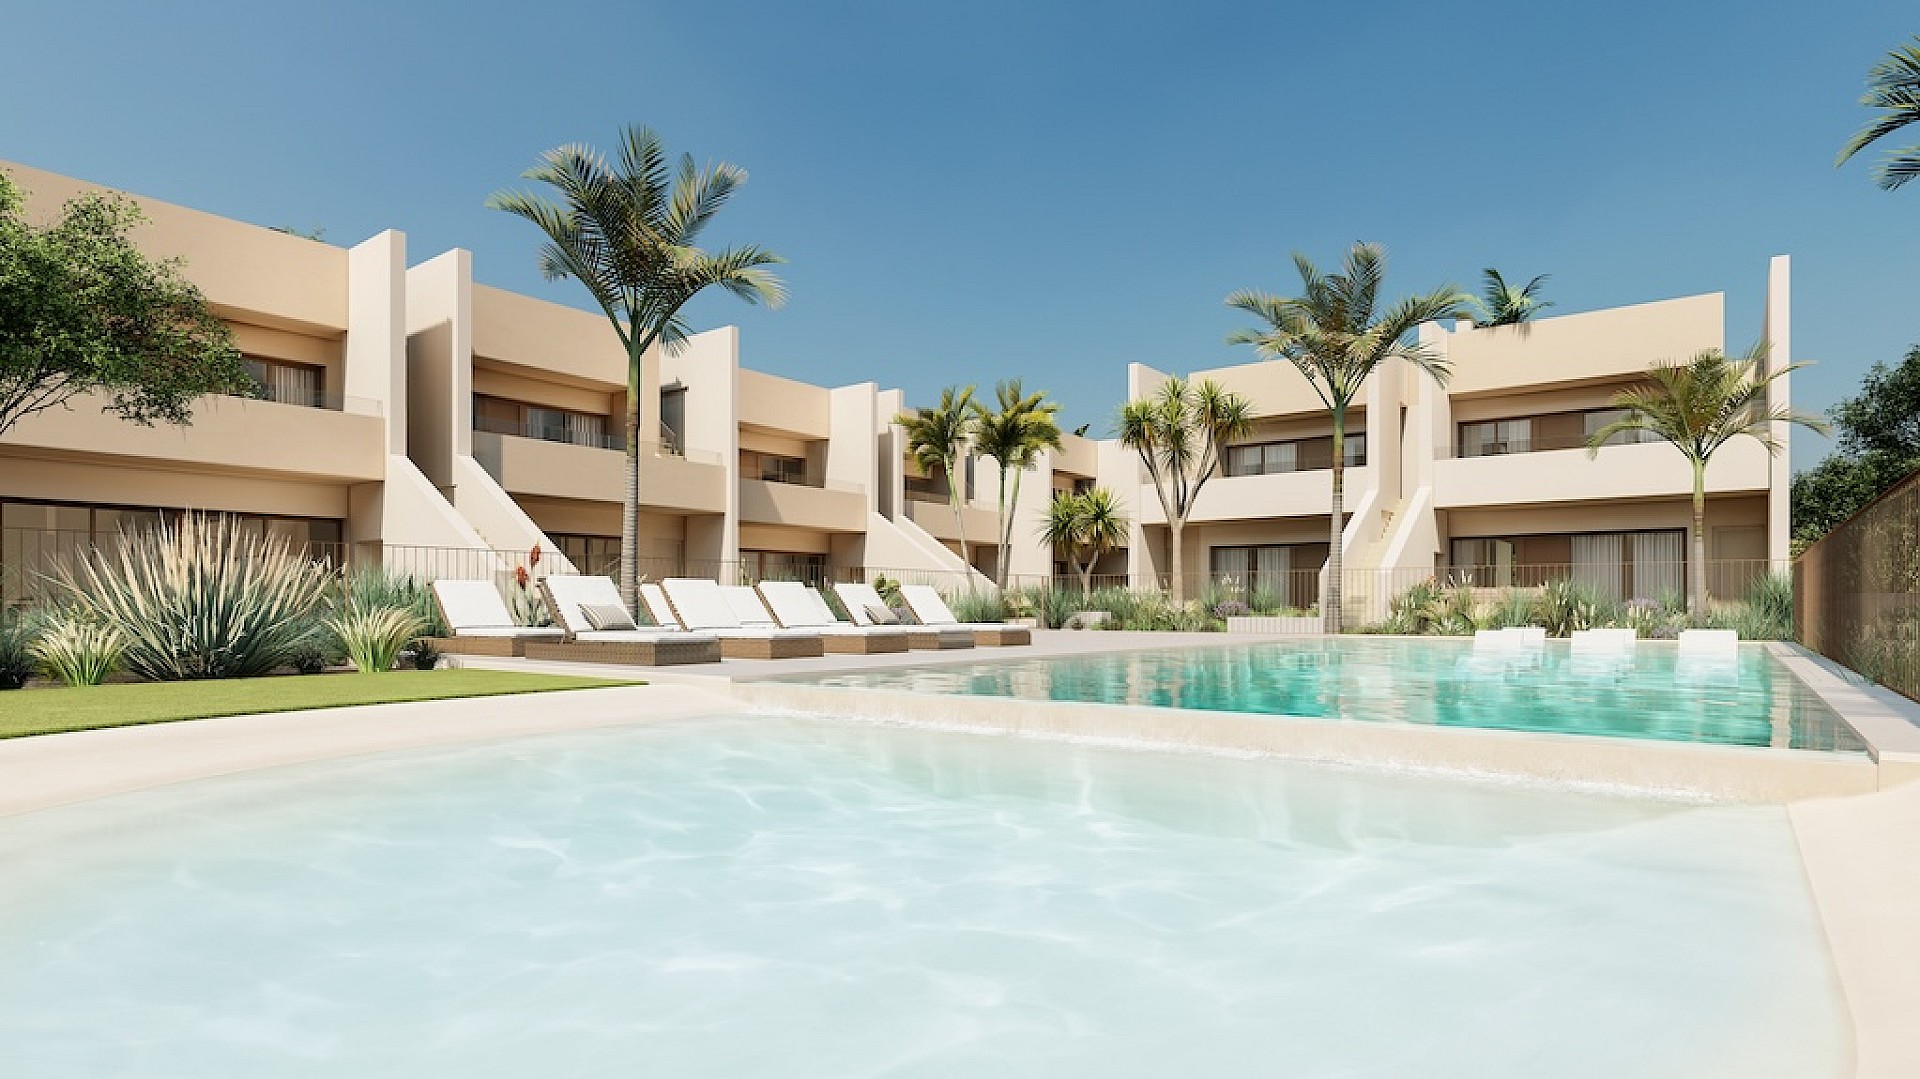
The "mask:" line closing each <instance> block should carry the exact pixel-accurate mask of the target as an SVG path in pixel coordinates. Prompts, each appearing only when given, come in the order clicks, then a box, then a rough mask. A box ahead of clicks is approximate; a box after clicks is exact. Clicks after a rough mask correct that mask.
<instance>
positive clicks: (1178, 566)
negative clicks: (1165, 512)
mask: <svg viewBox="0 0 1920 1079" xmlns="http://www.w3.org/2000/svg"><path fill="white" fill-rule="evenodd" d="M1167 527H1168V531H1170V532H1171V533H1172V534H1173V535H1172V540H1173V542H1172V543H1170V544H1168V546H1169V547H1171V548H1172V550H1171V552H1170V555H1171V557H1172V560H1173V582H1172V583H1173V601H1174V602H1175V603H1185V602H1187V570H1186V563H1185V561H1184V560H1183V559H1182V557H1181V556H1182V551H1181V540H1182V539H1183V538H1184V537H1185V533H1186V531H1187V522H1186V520H1185V519H1184V518H1183V519H1181V520H1177V521H1169V522H1167Z"/></svg>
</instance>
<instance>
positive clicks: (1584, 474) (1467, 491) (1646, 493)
mask: <svg viewBox="0 0 1920 1079" xmlns="http://www.w3.org/2000/svg"><path fill="white" fill-rule="evenodd" d="M1771 474H1772V470H1771V461H1770V459H1769V458H1768V456H1767V451H1766V448H1765V447H1763V446H1761V445H1760V444H1759V443H1757V442H1754V441H1753V440H1751V439H1741V440H1739V441H1737V442H1732V443H1729V444H1728V445H1727V446H1726V447H1725V448H1723V449H1722V450H1721V451H1720V452H1719V453H1717V454H1715V455H1714V458H1713V463H1712V464H1710V465H1709V466H1708V467H1707V491H1708V493H1710V494H1723V493H1728V492H1735V491H1765V490H1767V488H1768V485H1769V484H1770V482H1771ZM1209 494H1211V491H1209ZM1692 494H1693V470H1692V469H1690V468H1689V467H1688V466H1687V462H1686V460H1685V459H1684V458H1682V457H1681V456H1680V453H1679V451H1678V450H1676V449H1674V448H1673V447H1672V446H1669V445H1667V444H1665V443H1641V444H1638V445H1623V446H1604V447H1602V448H1601V450H1600V454H1599V456H1598V457H1597V458H1593V459H1589V458H1588V457H1587V451H1586V450H1585V449H1553V450H1545V449H1537V450H1532V451H1530V452H1514V453H1506V454H1492V455H1488V456H1482V457H1456V458H1449V459H1445V460H1440V461H1435V462H1434V478H1433V495H1434V505H1435V506H1436V507H1437V508H1440V509H1446V508H1449V507H1454V506H1494V505H1524V504H1529V503H1544V502H1582V501H1589V500H1594V499H1640V498H1675V497H1691V496H1692Z"/></svg>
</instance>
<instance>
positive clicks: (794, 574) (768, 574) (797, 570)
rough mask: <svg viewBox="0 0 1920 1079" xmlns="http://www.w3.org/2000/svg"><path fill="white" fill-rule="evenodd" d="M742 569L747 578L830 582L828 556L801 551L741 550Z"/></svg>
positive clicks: (816, 584)
mask: <svg viewBox="0 0 1920 1079" xmlns="http://www.w3.org/2000/svg"><path fill="white" fill-rule="evenodd" d="M740 571H741V573H743V574H744V575H745V576H746V578H747V580H748V581H751V582H753V583H756V584H757V583H759V582H761V581H804V582H806V583H807V584H810V585H813V586H815V587H819V586H822V585H825V584H827V583H828V581H829V579H830V576H829V573H828V570H827V556H826V555H823V554H808V553H803V552H798V551H741V552H740Z"/></svg>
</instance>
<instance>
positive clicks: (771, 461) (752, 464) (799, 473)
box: [740, 450, 812, 487]
mask: <svg viewBox="0 0 1920 1079" xmlns="http://www.w3.org/2000/svg"><path fill="white" fill-rule="evenodd" d="M740 474H741V475H742V476H745V477H747V478H748V479H757V480H765V481H766V482H768V483H791V484H797V485H799V486H802V487H807V486H811V485H812V484H811V480H810V479H809V478H808V476H807V460H806V458H804V457H787V456H783V455H781V454H777V453H760V452H758V451H755V450H741V451H740Z"/></svg>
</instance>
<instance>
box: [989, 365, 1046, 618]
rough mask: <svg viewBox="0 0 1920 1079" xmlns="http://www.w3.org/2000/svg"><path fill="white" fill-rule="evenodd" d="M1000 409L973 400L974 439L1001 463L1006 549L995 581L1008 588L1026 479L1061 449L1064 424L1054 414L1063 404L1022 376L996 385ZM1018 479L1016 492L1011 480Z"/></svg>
mask: <svg viewBox="0 0 1920 1079" xmlns="http://www.w3.org/2000/svg"><path fill="white" fill-rule="evenodd" d="M993 395H994V404H995V405H996V406H997V407H995V408H988V407H987V406H986V405H984V404H982V403H981V402H979V401H975V402H974V403H973V431H974V443H975V446H976V448H977V449H978V450H979V451H980V454H981V456H983V457H990V458H992V459H993V462H994V464H996V465H999V466H1000V549H999V550H998V551H997V552H995V554H996V558H995V561H994V583H995V584H997V585H999V586H1000V587H1001V588H1003V589H1004V588H1006V586H1007V570H1008V569H1009V567H1010V566H1011V565H1012V562H1013V559H1012V553H1013V551H1012V548H1013V514H1012V513H1011V512H1010V511H1011V509H1012V508H1013V507H1014V506H1018V505H1019V504H1020V477H1021V476H1023V475H1025V474H1026V472H1027V470H1028V469H1030V468H1032V467H1033V466H1034V464H1035V462H1037V461H1038V460H1039V459H1040V454H1041V453H1043V452H1045V451H1047V450H1050V449H1052V450H1057V449H1059V448H1060V426H1059V425H1058V424H1057V423H1055V422H1054V418H1053V417H1054V415H1055V414H1056V413H1058V412H1059V411H1060V406H1059V405H1057V404H1055V403H1054V402H1052V401H1049V400H1047V393H1046V391H1045V390H1039V391H1036V392H1034V393H1027V392H1026V391H1025V390H1024V389H1023V388H1022V387H1021V385H1020V380H1019V379H1017V378H1016V379H1013V380H1011V381H1007V382H1000V383H997V384H996V385H995V386H994V387H993ZM1009 478H1011V479H1012V480H1013V487H1012V490H1011V491H1009V490H1008V487H1007V480H1008V479H1009Z"/></svg>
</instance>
